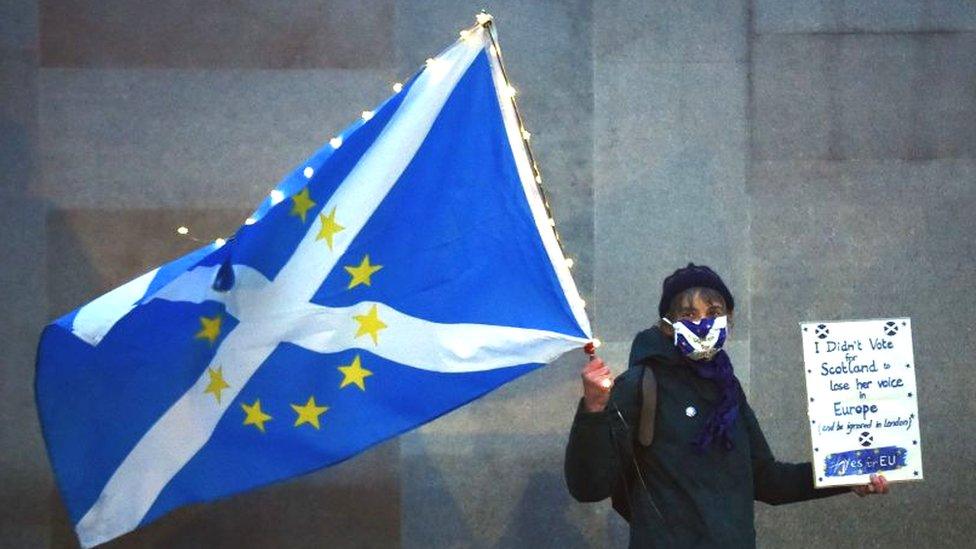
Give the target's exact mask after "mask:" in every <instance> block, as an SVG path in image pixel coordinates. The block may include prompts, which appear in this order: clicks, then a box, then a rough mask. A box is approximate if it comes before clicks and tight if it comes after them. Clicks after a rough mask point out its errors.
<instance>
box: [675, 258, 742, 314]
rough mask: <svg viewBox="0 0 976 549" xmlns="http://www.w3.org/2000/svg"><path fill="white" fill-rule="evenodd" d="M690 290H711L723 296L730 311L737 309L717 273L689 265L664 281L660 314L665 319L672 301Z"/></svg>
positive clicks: (702, 266)
mask: <svg viewBox="0 0 976 549" xmlns="http://www.w3.org/2000/svg"><path fill="white" fill-rule="evenodd" d="M689 288H711V289H713V290H715V291H717V292H718V293H720V294H722V297H723V298H724V299H725V304H726V306H728V308H729V310H730V311H731V310H733V309H735V300H734V299H732V293H731V292H729V289H728V288H727V287H726V286H725V283H724V282H722V279H721V277H719V276H718V275H717V274H715V271H713V270H711V269H709V268H708V267H706V266H704V265H695V264H694V263H689V264H688V266H687V267H684V268H682V269H678V270H677V271H675V272H673V273H671V276H669V277H667V278H665V279H664V289H663V291H662V292H661V303H660V304H659V305H658V307H657V310H658V313H659V314H660V315H661V316H662V317H663V316H664V315H666V314H667V312H668V309H669V308H670V307H671V300H673V299H674V297H675V296H676V295H678V294H680V293H681V292H683V291H685V290H687V289H689Z"/></svg>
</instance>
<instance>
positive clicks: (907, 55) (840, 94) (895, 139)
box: [753, 33, 976, 160]
mask: <svg viewBox="0 0 976 549" xmlns="http://www.w3.org/2000/svg"><path fill="white" fill-rule="evenodd" d="M974 51H976V34H972V33H958V34H939V33H934V34H933V33H921V34H892V35H861V34H856V35H839V36H834V35H812V36H811V35H767V36H760V37H758V38H757V39H756V42H755V46H754V54H753V59H754V67H753V93H754V104H755V116H756V118H755V121H754V123H755V125H754V128H755V133H754V135H755V139H754V143H755V150H754V151H753V157H754V158H755V159H756V160H786V159H797V160H800V159H818V160H847V159H862V158H865V159H880V158H900V159H905V160H931V159H934V158H973V156H974V154H976V88H974V85H973V82H974V78H976V56H974V55H973V52H974Z"/></svg>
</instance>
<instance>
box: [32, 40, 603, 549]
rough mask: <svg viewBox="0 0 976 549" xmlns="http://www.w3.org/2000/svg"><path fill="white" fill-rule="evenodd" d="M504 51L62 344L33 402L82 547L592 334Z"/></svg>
mask: <svg viewBox="0 0 976 549" xmlns="http://www.w3.org/2000/svg"><path fill="white" fill-rule="evenodd" d="M496 44H497V42H496V37H495V35H494V28H493V25H492V24H490V23H488V24H485V25H479V26H476V27H473V28H472V29H471V30H469V31H467V32H466V33H465V34H464V35H463V37H462V39H460V40H458V42H456V43H455V44H454V45H452V46H451V47H449V48H448V49H446V50H445V51H444V52H442V53H441V54H440V55H439V56H437V57H435V58H433V59H430V60H428V62H427V64H426V65H425V67H424V68H423V69H422V70H421V71H419V72H418V73H417V74H416V75H415V76H414V77H413V78H412V79H411V80H410V81H409V82H407V83H405V84H404V85H403V87H402V89H400V90H399V91H398V92H397V93H396V94H395V95H393V96H392V97H390V98H389V99H387V100H386V101H385V102H384V103H383V104H381V105H380V106H379V107H377V108H376V110H375V111H372V112H368V113H364V115H363V117H362V118H361V119H360V120H358V121H357V122H356V123H355V124H353V125H352V126H351V127H349V128H348V129H347V130H346V131H344V132H343V133H342V134H341V135H339V136H337V137H336V138H335V139H333V140H332V141H330V143H329V144H327V145H325V146H324V147H323V148H322V149H321V150H319V151H317V152H316V153H315V154H313V155H312V156H311V157H310V158H309V159H308V160H307V161H306V162H304V163H302V164H300V165H299V166H297V167H296V168H295V170H294V171H293V172H292V173H290V174H289V175H287V176H286V177H285V178H284V180H283V181H282V182H281V183H280V184H279V185H278V186H277V187H276V188H275V189H274V190H273V191H272V192H271V193H270V194H269V196H268V197H267V198H266V199H265V200H264V202H263V203H262V204H261V205H260V206H259V207H258V209H257V210H256V211H255V212H254V213H253V214H252V216H251V217H250V218H248V220H247V222H246V223H245V224H244V225H242V226H241V227H240V228H239V229H238V231H237V232H236V233H235V234H234V235H233V236H232V237H230V238H228V239H227V241H226V242H220V243H219V244H218V243H215V244H212V245H209V246H206V247H204V248H202V249H200V250H197V251H196V252H194V253H191V254H189V255H187V256H185V257H182V258H179V259H177V260H175V261H173V262H170V263H167V264H165V265H163V266H161V267H159V268H158V269H155V270H153V271H151V272H149V273H146V274H145V275H143V276H141V277H139V278H136V279H135V280H132V281H131V282H129V283H127V284H125V285H123V286H121V287H119V288H117V289H115V290H113V291H112V292H109V293H108V294H105V295H104V296H101V297H99V298H98V299H96V300H94V301H92V302H91V303H88V304H87V305H84V306H82V307H81V308H79V309H77V310H76V311H73V312H71V313H69V314H68V315H66V316H64V317H62V318H59V319H57V320H55V321H54V322H52V323H51V324H50V325H48V326H47V327H46V328H45V330H44V332H43V335H42V337H41V341H40V344H39V348H38V355H37V374H36V394H37V406H38V411H39V414H40V419H41V424H42V428H43V433H44V438H45V442H46V445H47V450H48V454H49V457H50V460H51V464H52V467H53V469H54V473H55V476H56V478H57V483H58V487H59V489H60V493H61V497H62V500H63V501H64V503H65V505H66V507H67V509H68V513H69V516H70V520H71V522H72V524H73V525H74V527H75V530H76V532H77V534H78V537H79V540H80V542H81V544H82V545H83V546H85V547H90V546H93V545H97V544H99V543H103V542H105V541H108V540H111V539H114V538H116V537H118V536H120V535H122V534H124V533H126V532H129V531H131V530H133V529H135V528H138V527H139V526H141V525H144V524H147V523H149V522H152V521H154V520H155V519H157V518H159V517H160V516H162V515H163V514H165V513H167V512H168V511H170V510H172V509H174V508H176V507H179V506H182V505H186V504H189V503H193V502H202V501H208V500H213V499H216V498H220V497H224V496H228V495H230V494H234V493H237V492H241V491H243V490H248V489H251V488H255V487H258V486H263V485H266V484H269V483H272V482H275V481H280V480H283V479H287V478H290V477H295V476H298V475H301V474H304V473H307V472H310V471H314V470H316V469H320V468H322V467H326V466H328V465H331V464H334V463H337V462H340V461H343V460H346V459H348V458H350V457H352V456H354V455H356V454H357V453H359V452H362V451H363V450H365V449H367V448H369V447H371V446H373V445H375V444H378V443H380V442H382V441H384V440H387V439H389V438H391V437H394V436H396V435H398V434H400V433H403V432H405V431H408V430H410V429H413V428H416V427H418V426H419V425H422V424H424V423H426V422H428V421H431V420H433V419H434V418H437V417H438V416H441V415H443V414H445V413H447V412H449V411H451V410H453V409H455V408H457V407H459V406H461V405H463V404H465V403H467V402H469V401H471V400H473V399H475V398H478V397H480V396H482V395H484V394H485V393H487V392H489V391H491V390H492V389H494V388H496V387H498V386H500V385H502V384H504V383H506V382H508V381H511V380H512V379H514V378H516V377H518V376H521V375H523V374H526V373H528V372H530V371H533V370H535V369H536V368H539V367H541V366H542V365H544V364H546V363H548V362H550V361H551V360H553V359H554V358H556V357H558V356H559V355H560V354H562V353H564V352H566V351H569V350H571V349H574V348H578V347H580V346H582V345H583V344H585V343H586V342H587V341H589V339H590V327H589V321H588V320H587V317H586V314H585V312H584V309H583V301H582V300H581V299H580V296H579V294H578V292H577V289H576V286H575V284H574V283H573V280H572V276H571V274H570V271H569V268H568V266H567V262H566V260H565V259H564V257H563V254H562V251H561V250H560V247H559V244H558V242H557V239H556V235H555V233H554V230H553V222H552V220H551V219H550V217H549V215H548V213H547V210H546V207H545V204H544V203H543V198H542V196H541V193H540V191H539V188H538V185H537V174H536V172H535V169H534V167H533V165H532V161H531V157H530V154H529V151H528V148H527V145H526V143H525V141H524V140H523V134H522V131H523V130H522V127H521V125H520V122H519V119H518V115H517V112H516V110H515V104H514V102H513V101H512V98H511V95H510V90H511V87H510V86H509V84H508V82H507V80H506V78H505V75H504V72H503V70H502V66H501V59H500V57H499V54H498V50H497V47H496Z"/></svg>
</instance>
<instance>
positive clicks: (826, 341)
mask: <svg viewBox="0 0 976 549" xmlns="http://www.w3.org/2000/svg"><path fill="white" fill-rule="evenodd" d="M800 328H801V335H802V336H803V359H804V363H805V365H804V369H805V371H806V382H807V396H808V397H809V398H808V402H807V406H808V415H809V418H810V437H811V441H812V443H813V456H814V460H813V461H814V471H815V479H814V481H815V485H816V486H817V487H823V486H843V485H857V487H856V488H854V491H855V492H856V493H858V494H859V495H867V494H872V493H886V492H887V482H888V480H889V479H891V480H920V479H921V478H922V453H921V446H920V444H919V426H918V404H917V390H916V388H915V369H914V364H915V359H914V355H913V352H912V337H911V321H910V319H907V318H896V319H882V320H860V321H845V322H808V323H801V325H800ZM882 471H884V472H885V474H886V476H887V478H885V477H882V476H880V475H875V474H874V473H880V472H882ZM869 478H870V484H863V483H864V482H866V481H868V480H869ZM877 479H880V480H877Z"/></svg>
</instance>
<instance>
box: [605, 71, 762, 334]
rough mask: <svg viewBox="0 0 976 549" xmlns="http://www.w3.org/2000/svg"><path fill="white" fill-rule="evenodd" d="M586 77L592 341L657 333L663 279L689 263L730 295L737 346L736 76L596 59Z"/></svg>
mask: <svg viewBox="0 0 976 549" xmlns="http://www.w3.org/2000/svg"><path fill="white" fill-rule="evenodd" d="M595 77H596V81H597V82H598V83H599V86H598V87H596V88H595V96H594V103H595V111H594V114H595V120H596V127H595V130H594V132H595V142H594V147H595V149H596V150H598V151H599V153H600V154H599V155H598V156H597V157H596V162H595V165H594V167H595V181H596V187H595V191H594V215H595V221H594V225H595V227H594V241H595V243H596V244H595V246H594V254H595V257H596V271H595V281H596V287H595V289H596V291H595V297H596V304H595V307H596V310H597V311H598V315H597V316H598V322H597V323H596V325H597V327H598V329H597V330H596V335H597V336H599V337H601V338H603V339H607V340H624V339H628V338H630V337H632V336H633V334H635V333H636V332H637V331H639V330H641V329H643V328H645V327H647V326H649V325H651V324H652V323H654V322H656V321H657V317H658V308H657V305H658V301H659V300H660V291H661V284H662V282H663V280H664V278H665V277H666V276H667V275H669V274H670V273H671V272H673V271H674V270H675V269H677V268H679V267H683V266H685V265H686V264H687V263H688V262H689V261H692V262H695V263H697V264H707V265H710V266H711V267H712V268H714V269H716V271H717V272H718V273H719V274H720V275H722V277H723V278H724V279H725V281H726V283H727V284H728V285H729V287H730V289H731V291H732V292H733V294H734V295H738V296H740V299H739V300H738V301H737V302H736V317H737V324H736V328H737V329H736V330H735V335H734V337H736V338H748V325H749V322H748V319H749V305H748V301H749V300H748V298H747V297H746V296H747V295H748V294H747V292H748V288H749V282H748V280H749V279H748V276H749V274H748V272H749V269H748V257H749V237H748V231H749V201H748V197H747V196H746V194H745V169H746V167H745V158H744V155H743V153H742V151H743V148H744V147H745V141H746V127H745V121H744V119H743V115H744V106H745V77H744V67H743V66H741V65H739V64H735V63H728V64H703V63H695V64H679V63H666V64H657V63H630V62H626V61H624V62H617V61H614V60H603V61H597V65H596V69H595Z"/></svg>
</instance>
